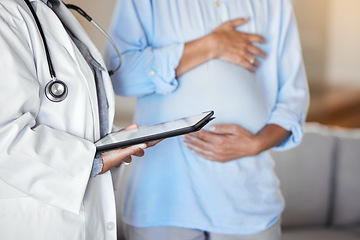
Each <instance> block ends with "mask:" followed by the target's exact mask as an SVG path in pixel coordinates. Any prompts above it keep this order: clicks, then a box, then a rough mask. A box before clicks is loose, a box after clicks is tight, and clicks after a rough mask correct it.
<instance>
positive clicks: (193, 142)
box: [184, 124, 290, 163]
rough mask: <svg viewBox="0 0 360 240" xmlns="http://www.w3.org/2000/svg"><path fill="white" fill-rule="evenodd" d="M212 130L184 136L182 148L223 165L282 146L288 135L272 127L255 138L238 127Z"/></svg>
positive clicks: (286, 132)
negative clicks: (185, 147)
mask: <svg viewBox="0 0 360 240" xmlns="http://www.w3.org/2000/svg"><path fill="white" fill-rule="evenodd" d="M211 130H212V131H211V132H208V131H205V130H200V131H198V132H196V133H195V134H194V135H191V134H187V135H185V139H186V141H184V145H185V146H187V147H188V148H189V149H191V150H192V151H193V152H195V153H196V154H198V155H200V156H202V157H203V158H206V159H208V160H211V161H217V162H224V163H225V162H229V161H231V160H235V159H238V158H242V157H248V156H253V155H257V154H259V153H261V152H262V151H264V150H267V149H269V148H271V147H273V146H276V145H277V144H279V143H281V142H282V141H283V140H284V139H285V138H286V137H288V136H289V135H290V133H289V132H288V131H286V130H285V129H283V128H282V127H280V126H278V125H275V124H269V125H266V126H265V127H264V128H263V129H262V130H261V131H260V132H259V133H257V134H253V133H251V132H250V131H248V130H246V129H244V128H242V127H240V126H239V125H237V124H225V125H216V126H213V129H211Z"/></svg>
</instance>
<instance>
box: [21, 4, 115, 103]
mask: <svg viewBox="0 0 360 240" xmlns="http://www.w3.org/2000/svg"><path fill="white" fill-rule="evenodd" d="M24 1H25V3H26V4H27V6H28V7H29V9H30V11H31V14H32V15H33V17H34V20H35V23H36V25H37V27H38V29H39V32H40V36H41V38H42V41H43V45H44V49H45V54H46V59H47V62H48V67H49V72H50V76H51V81H50V82H48V83H47V84H46V86H45V96H46V97H47V98H48V99H49V100H50V101H52V102H61V101H63V100H64V99H65V98H66V97H67V94H68V88H67V85H66V84H65V83H64V82H63V81H61V80H58V79H57V78H56V73H55V69H54V66H53V63H52V61H51V57H50V51H49V47H48V44H47V42H46V38H45V34H44V31H43V28H42V26H41V24H40V21H39V18H38V16H37V15H36V12H35V10H34V9H33V7H32V6H31V3H30V2H29V0H24ZM65 6H66V7H67V8H69V9H73V10H75V11H77V12H78V13H80V15H82V16H83V17H85V18H86V19H87V20H88V21H89V22H91V23H92V24H93V25H94V26H95V27H96V28H97V29H98V30H99V31H100V32H101V33H102V34H103V35H104V36H105V37H106V38H107V39H108V40H109V41H110V43H111V44H112V45H113V47H114V48H115V50H116V52H117V54H118V56H119V64H118V66H117V67H116V68H115V69H114V70H109V71H108V73H109V75H110V76H111V75H113V74H114V73H115V72H116V71H117V70H119V68H120V66H121V54H120V51H119V49H118V48H117V47H116V44H115V42H114V41H113V40H112V39H111V38H110V36H109V35H108V34H107V33H106V32H105V31H104V30H103V29H102V28H101V27H100V26H99V25H98V24H97V23H96V22H95V21H94V20H93V19H92V18H91V17H90V16H89V15H88V14H87V13H86V12H85V11H84V10H82V9H81V8H80V7H78V6H75V5H73V4H65Z"/></svg>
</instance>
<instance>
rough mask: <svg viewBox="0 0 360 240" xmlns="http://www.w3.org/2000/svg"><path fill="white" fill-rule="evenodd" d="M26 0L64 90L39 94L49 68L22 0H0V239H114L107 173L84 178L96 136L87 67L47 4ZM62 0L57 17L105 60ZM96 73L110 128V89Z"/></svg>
mask: <svg viewBox="0 0 360 240" xmlns="http://www.w3.org/2000/svg"><path fill="white" fill-rule="evenodd" d="M34 2H35V3H34ZM32 4H33V5H34V6H35V9H36V12H37V15H38V17H39V19H40V22H41V23H42V27H43V29H44V32H45V36H46V40H47V43H48V45H49V50H50V55H51V59H52V61H53V64H54V68H55V71H56V75H57V77H58V79H60V80H62V81H63V82H65V83H66V84H67V86H68V90H69V91H68V96H67V98H66V99H65V100H64V101H62V102H59V103H54V102H51V101H49V100H48V99H47V98H46V97H45V95H44V88H45V85H46V84H47V83H48V82H49V81H50V73H49V69H48V64H47V60H46V55H45V50H44V45H43V42H42V39H41V37H40V34H39V30H38V28H37V26H36V24H35V21H34V18H33V16H32V15H31V12H30V10H29V8H28V7H27V5H26V3H25V2H24V1H23V0H0V81H1V82H0V104H1V105H0V239H1V240H10V239H28V240H29V239H36V240H41V239H51V240H54V239H64V240H65V239H66V240H68V239H71V240H74V239H86V240H89V239H101V240H104V239H116V231H115V229H116V228H115V223H116V216H115V202H114V194H113V185H112V180H111V174H110V172H108V173H106V174H103V175H99V176H97V177H95V178H92V179H90V180H89V175H90V172H91V167H92V162H93V158H94V155H95V145H94V143H93V142H94V141H95V140H97V139H99V137H100V133H99V132H100V130H99V116H98V103H97V96H96V87H95V83H94V77H93V74H92V72H91V69H90V68H89V66H88V64H87V63H86V61H85V60H84V58H83V57H82V55H81V53H80V52H79V51H78V49H77V48H76V46H75V45H74V44H73V42H72V41H71V39H70V38H69V36H68V34H67V33H66V31H65V29H64V28H63V25H62V23H61V22H60V21H59V19H58V18H57V16H56V15H55V14H54V13H53V12H52V10H51V9H50V8H48V7H47V6H46V5H45V4H44V3H43V2H41V1H40V0H32ZM61 7H62V9H63V14H64V19H62V20H63V23H64V24H65V25H66V26H67V27H68V28H69V29H70V30H71V31H72V32H73V33H75V35H76V36H77V37H78V38H79V39H80V40H81V41H82V42H84V43H85V44H86V45H87V46H88V47H89V49H90V51H91V53H92V55H93V56H94V57H95V58H96V59H97V60H98V62H100V63H101V65H102V66H105V65H104V62H103V60H102V58H101V54H100V52H99V51H98V50H97V49H96V47H95V46H94V45H93V44H92V42H91V40H90V39H89V37H88V36H87V34H86V33H85V31H84V30H83V29H82V27H81V25H80V24H79V23H78V22H77V20H76V19H75V18H74V16H73V15H72V14H71V13H70V12H69V11H68V10H67V9H66V7H65V6H64V5H62V6H61ZM103 77H104V81H105V87H106V92H107V96H108V99H107V101H108V104H109V123H108V124H109V129H111V128H112V120H113V117H114V97H113V90H112V86H111V82H110V79H109V76H108V75H107V73H105V72H104V74H103Z"/></svg>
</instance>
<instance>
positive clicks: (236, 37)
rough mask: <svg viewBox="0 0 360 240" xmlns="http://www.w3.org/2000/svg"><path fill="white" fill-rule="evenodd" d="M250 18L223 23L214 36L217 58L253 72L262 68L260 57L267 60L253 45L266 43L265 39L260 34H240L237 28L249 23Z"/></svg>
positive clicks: (263, 53) (262, 52)
mask: <svg viewBox="0 0 360 240" xmlns="http://www.w3.org/2000/svg"><path fill="white" fill-rule="evenodd" d="M248 20H249V19H248V18H238V19H234V20H231V21H228V22H225V23H223V24H222V25H220V26H219V27H217V28H216V29H215V30H214V31H213V32H212V33H211V34H210V35H212V37H213V39H214V41H215V44H214V45H215V46H214V48H213V49H214V51H216V53H215V56H216V57H217V58H220V59H223V60H226V61H229V62H232V63H235V64H238V65H241V66H243V67H245V68H246V69H248V70H249V71H251V72H255V71H256V68H257V67H259V66H260V62H259V60H258V57H261V58H266V53H265V52H264V51H262V50H261V49H260V48H259V47H256V46H254V45H253V43H265V42H266V40H265V38H264V37H262V36H260V35H258V34H248V33H244V32H239V31H237V30H236V27H238V26H241V25H243V24H245V23H246V22H248Z"/></svg>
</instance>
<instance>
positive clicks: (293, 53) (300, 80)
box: [268, 0, 309, 150]
mask: <svg viewBox="0 0 360 240" xmlns="http://www.w3.org/2000/svg"><path fill="white" fill-rule="evenodd" d="M279 2H280V3H279V4H278V5H280V6H278V7H277V9H276V10H274V12H276V11H279V14H276V13H275V15H276V16H278V17H279V19H277V20H278V21H277V22H278V23H279V24H278V25H277V26H276V28H278V33H279V35H278V36H277V37H276V39H277V41H276V46H275V45H274V46H273V49H276V50H277V52H276V54H275V56H276V60H275V61H276V62H277V64H276V67H277V69H278V71H277V72H278V76H277V79H278V95H277V102H276V104H275V107H274V108H273V110H272V113H271V116H270V119H269V121H268V123H272V124H277V125H279V126H281V127H283V128H284V129H286V130H288V131H290V132H291V136H290V137H289V138H288V139H286V140H285V141H284V142H282V143H281V144H280V145H279V146H277V147H275V149H277V150H284V149H288V148H291V147H294V146H296V145H298V144H299V143H300V141H301V139H302V136H303V129H302V126H303V124H304V122H305V120H306V115H307V111H308V107H309V88H308V83H307V78H306V73H305V69H304V64H303V60H302V52H301V46H300V40H299V35H298V30H297V25H296V21H295V17H294V14H293V10H292V6H291V3H290V1H289V0H280V1H279ZM274 5H276V4H274Z"/></svg>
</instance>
